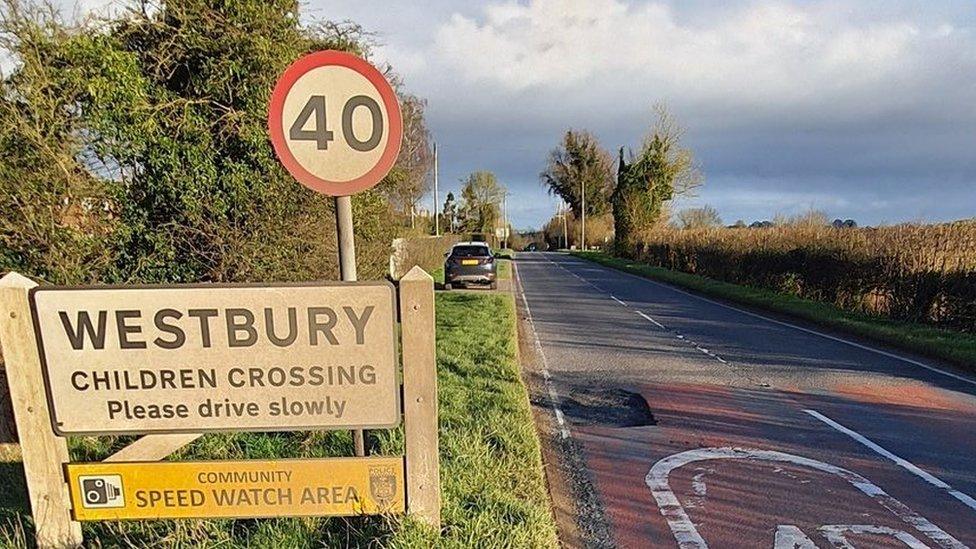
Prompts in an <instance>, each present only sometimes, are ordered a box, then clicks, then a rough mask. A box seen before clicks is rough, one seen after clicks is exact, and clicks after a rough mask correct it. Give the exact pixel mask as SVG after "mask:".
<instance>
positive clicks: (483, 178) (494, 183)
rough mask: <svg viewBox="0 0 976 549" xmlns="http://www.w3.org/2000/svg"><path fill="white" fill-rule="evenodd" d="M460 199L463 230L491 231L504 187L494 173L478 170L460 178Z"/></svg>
mask: <svg viewBox="0 0 976 549" xmlns="http://www.w3.org/2000/svg"><path fill="white" fill-rule="evenodd" d="M462 183H463V184H464V186H463V187H462V188H461V200H463V201H464V210H465V227H464V228H465V230H467V231H470V232H476V233H482V234H487V233H491V232H492V231H493V230H494V228H495V224H496V222H497V221H498V218H499V212H500V209H501V208H500V206H501V202H502V198H503V197H504V196H505V188H504V187H502V186H501V184H500V183H499V182H498V178H496V177H495V174H493V173H491V172H488V171H478V172H474V173H472V174H470V175H468V177H467V179H464V180H462Z"/></svg>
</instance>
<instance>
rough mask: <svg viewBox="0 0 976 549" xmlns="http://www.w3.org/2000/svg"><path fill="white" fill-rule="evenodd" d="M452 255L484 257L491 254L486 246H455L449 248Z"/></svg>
mask: <svg viewBox="0 0 976 549" xmlns="http://www.w3.org/2000/svg"><path fill="white" fill-rule="evenodd" d="M451 255H452V256H454V257H485V256H489V255H491V253H490V252H489V251H488V247H487V246H455V247H454V249H452V250H451Z"/></svg>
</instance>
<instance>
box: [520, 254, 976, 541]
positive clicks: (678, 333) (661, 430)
mask: <svg viewBox="0 0 976 549" xmlns="http://www.w3.org/2000/svg"><path fill="white" fill-rule="evenodd" d="M516 265H517V275H518V276H517V284H516V288H515V289H516V292H517V297H518V301H519V308H520V314H521V315H522V318H523V319H525V322H524V323H523V328H525V327H526V326H528V328H526V329H524V330H523V331H526V330H527V331H528V332H529V333H528V334H523V337H529V338H532V339H533V340H535V339H536V338H537V343H536V344H535V349H536V350H537V351H538V355H539V356H538V357H537V358H538V360H537V362H538V365H537V366H536V368H537V369H538V370H539V371H540V372H541V374H542V375H541V376H540V377H539V379H540V381H539V384H540V386H541V387H544V389H545V390H544V391H535V392H533V403H534V404H535V405H536V406H537V408H538V409H539V410H540V411H542V413H544V414H546V415H547V416H548V417H549V418H550V420H551V424H552V426H553V428H552V434H553V438H554V440H555V441H556V442H555V443H554V444H551V445H550V450H551V452H550V453H552V452H555V453H556V454H559V453H563V454H569V453H577V454H578V455H575V456H569V455H562V456H558V457H559V459H560V460H562V462H563V467H562V468H563V469H564V472H565V469H567V466H566V465H565V464H570V465H569V466H568V468H569V469H573V470H574V471H571V472H570V473H569V475H570V476H574V477H575V479H570V480H567V481H566V482H565V484H567V485H585V486H582V487H581V486H575V488H568V489H567V490H566V491H567V493H569V494H571V496H570V497H569V499H571V500H574V501H575V505H576V507H577V508H576V509H575V512H576V514H577V516H578V517H579V522H580V527H581V528H580V529H581V531H582V534H579V535H580V537H579V538H574V540H575V541H574V542H572V543H571V544H577V543H578V544H580V545H602V546H614V545H615V546H618V547H681V548H687V549H692V548H702V547H713V548H734V547H744V548H773V547H775V548H790V549H793V548H800V549H811V548H829V547H856V548H859V549H860V548H868V547H912V548H921V547H932V548H935V547H947V548H949V547H951V548H961V547H976V500H974V499H973V497H971V496H976V380H974V379H972V378H970V377H967V376H966V375H964V374H962V373H960V372H958V371H955V370H952V369H951V368H949V367H945V366H941V365H938V364H935V363H933V362H930V361H925V360H921V359H918V358H913V357H908V356H906V355H903V354H902V353H897V352H894V351H891V350H886V349H883V348H881V347H878V346H875V345H872V344H865V343H863V342H857V341H855V340H853V339H850V340H849V339H848V338H846V337H844V336H838V335H836V334H833V335H832V334H826V333H821V332H820V331H819V330H818V329H816V328H811V327H809V326H806V325H800V324H798V323H795V322H793V321H789V320H785V321H784V319H781V318H771V317H766V316H764V315H759V314H756V313H752V312H748V311H744V310H739V309H736V308H734V307H732V306H729V305H724V304H721V303H718V302H715V301H711V300H708V299H705V298H702V297H699V296H695V295H692V294H689V293H686V292H684V291H682V290H679V289H676V288H672V287H670V286H666V285H663V284H659V283H656V282H652V281H647V280H643V279H639V278H637V277H633V276H630V275H627V274H624V273H621V272H618V271H614V270H612V269H608V268H605V267H602V266H599V265H596V264H593V263H589V262H586V261H583V260H580V259H576V258H572V257H568V256H565V255H561V254H554V253H523V254H520V255H519V258H518V261H517V262H516ZM540 395H541V396H540ZM645 403H646V404H645ZM550 442H551V441H550ZM573 464H575V465H573ZM550 465H551V464H550ZM551 470H555V469H554V468H551ZM555 484H557V485H559V484H560V482H556V483H555ZM572 494H576V495H572ZM587 498H588V501H583V500H584V499H587ZM588 522H594V523H595V522H600V523H601V524H600V525H596V526H594V525H593V524H587V523H588Z"/></svg>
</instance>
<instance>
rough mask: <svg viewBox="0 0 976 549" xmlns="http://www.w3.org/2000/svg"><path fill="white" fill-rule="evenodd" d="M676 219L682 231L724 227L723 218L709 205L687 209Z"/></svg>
mask: <svg viewBox="0 0 976 549" xmlns="http://www.w3.org/2000/svg"><path fill="white" fill-rule="evenodd" d="M675 217H676V218H677V219H676V221H677V222H678V226H679V227H681V228H682V229H709V228H712V227H721V226H722V218H721V217H720V216H719V215H718V210H716V209H715V208H713V207H711V206H709V205H707V204H706V205H704V206H702V207H701V208H685V209H684V210H681V211H680V212H678V214H677V215H676V216H675ZM743 225H745V223H743Z"/></svg>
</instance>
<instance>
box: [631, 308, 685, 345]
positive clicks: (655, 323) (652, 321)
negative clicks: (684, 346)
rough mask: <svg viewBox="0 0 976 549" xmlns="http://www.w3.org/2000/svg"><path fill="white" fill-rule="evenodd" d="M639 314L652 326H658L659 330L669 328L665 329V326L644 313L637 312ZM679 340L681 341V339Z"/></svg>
mask: <svg viewBox="0 0 976 549" xmlns="http://www.w3.org/2000/svg"><path fill="white" fill-rule="evenodd" d="M637 314H638V315H640V316H641V318H643V319H644V320H647V321H648V322H650V323H651V324H653V325H655V326H657V327H658V328H660V329H662V330H667V328H665V327H664V324H661V323H660V322H658V321H656V320H654V319H653V318H651V317H650V316H648V315H647V314H646V313H644V312H643V311H637ZM678 339H681V338H680V337H679V338H678Z"/></svg>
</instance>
